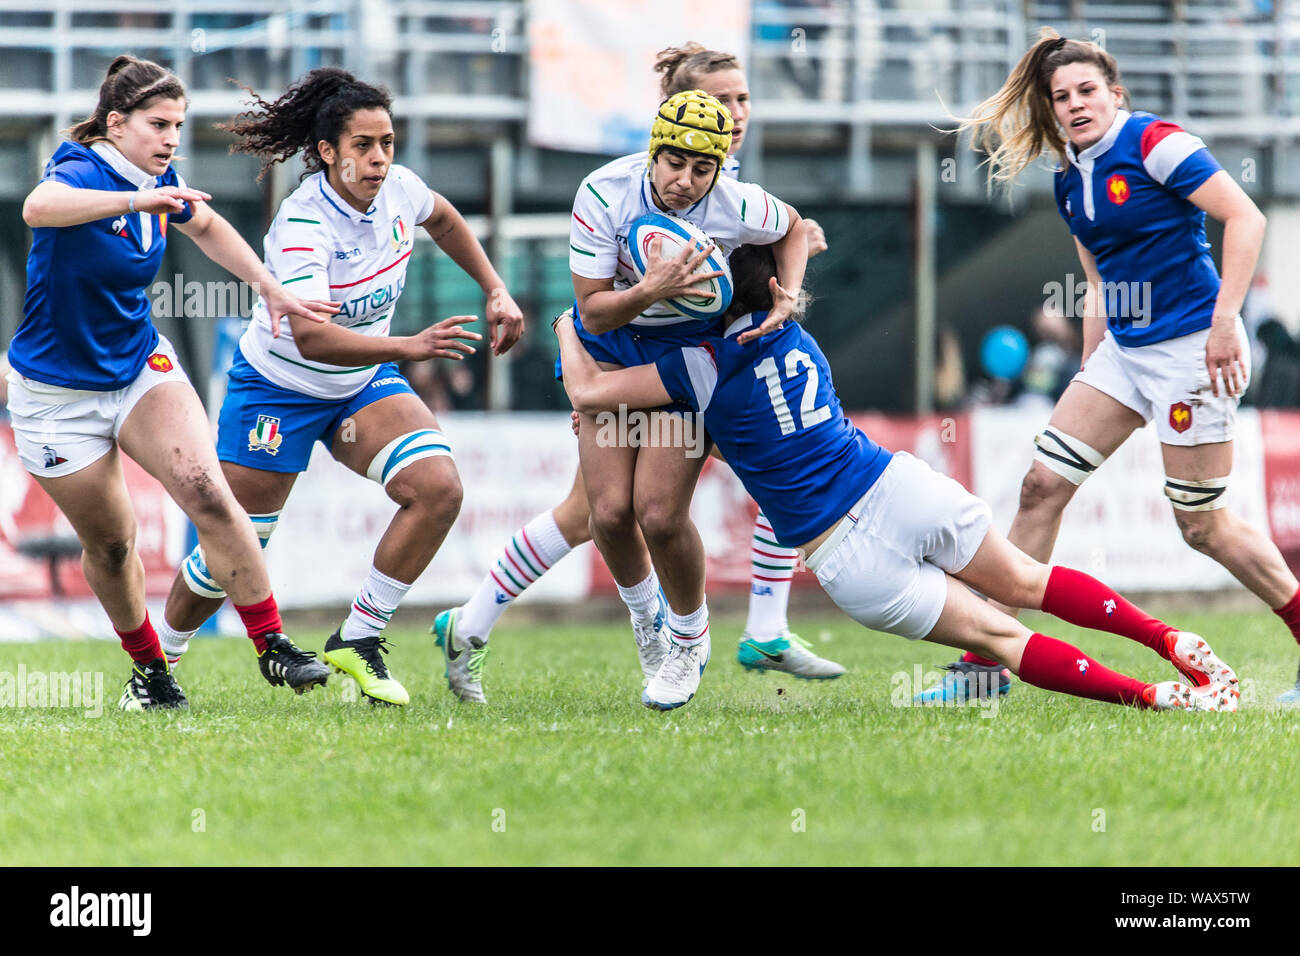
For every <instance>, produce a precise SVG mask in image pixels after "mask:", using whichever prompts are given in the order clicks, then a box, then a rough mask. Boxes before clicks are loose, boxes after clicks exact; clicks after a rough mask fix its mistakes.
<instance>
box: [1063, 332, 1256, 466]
mask: <svg viewBox="0 0 1300 956" xmlns="http://www.w3.org/2000/svg"><path fill="white" fill-rule="evenodd" d="M1209 337H1210V330H1209V329H1202V330H1201V331H1199V332H1193V333H1192V334H1191V335H1180V336H1179V337H1178V338H1176V339H1166V340H1165V341H1163V342H1153V343H1151V344H1150V345H1139V346H1134V347H1132V348H1126V347H1124V346H1122V345H1120V344H1119V343H1117V342H1116V341H1115V339H1114V337H1113V336H1112V335H1111V334H1110V330H1109V329H1107V330H1106V334H1105V335H1104V336H1102V340H1101V344H1100V345H1098V346H1097V348H1096V350H1095V351H1094V352H1093V353H1092V354H1091V355H1089V356H1088V361H1087V362H1085V363H1084V366H1083V368H1081V369H1080V370H1079V372H1078V374H1076V375H1075V376H1074V381H1076V382H1082V383H1083V384H1085V385H1091V386H1092V387H1093V388H1095V389H1097V391H1099V392H1103V393H1105V394H1106V395H1109V396H1110V397H1111V398H1113V399H1115V401H1117V402H1119V403H1120V404H1121V405H1124V406H1127V407H1128V408H1131V409H1133V411H1135V412H1137V413H1138V414H1139V415H1141V416H1142V418H1143V420H1144V421H1147V422H1150V421H1151V420H1152V419H1154V420H1155V423H1156V434H1157V435H1158V436H1159V437H1160V441H1161V443H1162V444H1165V445H1184V446H1192V445H1209V444H1213V443H1215V442H1224V441H1232V437H1233V433H1234V430H1235V426H1236V423H1237V406H1238V405H1239V404H1240V403H1241V397H1240V396H1236V397H1230V396H1228V395H1227V394H1226V393H1225V390H1224V387H1223V384H1222V383H1220V385H1219V394H1218V396H1215V394H1214V393H1213V391H1212V390H1211V388H1210V373H1209V370H1208V369H1207V368H1206V367H1205V342H1206V340H1207V339H1208V338H1209ZM1237 338H1238V340H1239V341H1240V343H1241V355H1242V364H1243V365H1244V366H1245V369H1246V381H1247V382H1249V381H1250V339H1249V338H1248V337H1247V335H1246V328H1245V326H1244V325H1243V324H1242V321H1241V317H1240V316H1238V318H1237ZM1243 391H1244V389H1243Z"/></svg>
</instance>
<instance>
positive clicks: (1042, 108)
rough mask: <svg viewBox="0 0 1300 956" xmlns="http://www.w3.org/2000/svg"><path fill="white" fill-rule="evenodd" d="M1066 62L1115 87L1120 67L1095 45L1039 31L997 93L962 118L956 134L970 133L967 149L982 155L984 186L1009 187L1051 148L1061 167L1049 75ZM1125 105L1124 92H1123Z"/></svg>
mask: <svg viewBox="0 0 1300 956" xmlns="http://www.w3.org/2000/svg"><path fill="white" fill-rule="evenodd" d="M1069 63H1091V64H1092V65H1093V66H1095V67H1097V69H1098V70H1099V71H1101V75H1102V77H1103V78H1104V79H1105V80H1106V84H1107V85H1108V86H1109V87H1111V88H1112V89H1114V88H1116V87H1119V88H1120V90H1121V92H1124V91H1123V88H1122V87H1120V75H1119V64H1117V63H1116V62H1115V58H1114V57H1113V56H1111V55H1110V54H1109V53H1107V52H1106V51H1105V50H1103V49H1102V48H1101V47H1099V46H1097V44H1095V43H1087V42H1085V41H1082V40H1067V39H1066V38H1065V37H1063V36H1061V35H1060V34H1059V33H1057V32H1056V31H1055V30H1053V29H1052V28H1051V27H1043V29H1042V30H1041V32H1040V33H1039V37H1038V42H1036V43H1035V44H1034V45H1033V46H1032V47H1030V48H1029V51H1028V52H1027V53H1025V55H1024V56H1022V57H1021V58H1020V62H1019V63H1017V64H1016V66H1015V68H1014V69H1013V70H1012V71H1011V75H1010V76H1008V77H1007V81H1006V82H1005V83H1003V84H1002V89H1000V90H998V91H997V92H996V93H994V94H993V95H992V96H990V97H989V98H988V99H986V100H985V101H984V102H983V103H981V104H980V105H979V106H977V107H975V110H974V112H973V114H972V115H971V116H969V117H966V118H964V119H962V120H961V125H960V126H959V127H958V129H957V132H958V134H960V133H962V132H965V131H967V130H969V131H970V133H971V148H972V149H975V150H978V151H980V152H983V153H986V154H987V155H988V158H987V159H986V160H985V162H987V163H988V167H989V172H988V182H989V188H990V189H992V188H993V184H994V183H995V182H997V183H1003V184H1006V185H1010V184H1012V183H1014V182H1015V180H1016V177H1018V176H1019V175H1020V173H1021V172H1022V171H1023V170H1024V168H1025V167H1026V166H1028V165H1029V164H1030V163H1032V162H1033V161H1034V160H1036V159H1038V157H1039V156H1041V155H1043V153H1045V152H1047V150H1048V149H1050V150H1051V151H1052V152H1053V153H1055V154H1056V160H1057V162H1058V163H1061V164H1064V163H1065V161H1066V157H1065V143H1066V140H1065V137H1064V136H1063V135H1062V133H1061V128H1060V125H1059V124H1058V123H1057V121H1056V113H1055V112H1054V111H1053V110H1052V88H1051V84H1052V75H1053V74H1054V73H1055V72H1056V71H1057V70H1059V69H1060V68H1061V67H1063V66H1065V65H1067V64H1069ZM1124 103H1125V105H1126V106H1127V105H1128V94H1127V93H1126V92H1125V93H1124Z"/></svg>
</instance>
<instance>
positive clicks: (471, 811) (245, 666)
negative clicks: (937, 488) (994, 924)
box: [0, 607, 1300, 865]
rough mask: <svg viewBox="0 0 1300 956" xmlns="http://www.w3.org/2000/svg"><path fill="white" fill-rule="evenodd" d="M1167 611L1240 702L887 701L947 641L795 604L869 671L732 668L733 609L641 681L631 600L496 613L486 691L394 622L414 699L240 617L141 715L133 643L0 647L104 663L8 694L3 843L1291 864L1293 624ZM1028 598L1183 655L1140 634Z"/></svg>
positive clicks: (376, 856) (857, 666) (221, 858)
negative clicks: (310, 669) (704, 648)
mask: <svg viewBox="0 0 1300 956" xmlns="http://www.w3.org/2000/svg"><path fill="white" fill-rule="evenodd" d="M1152 610H1153V611H1154V612H1156V613H1160V610H1161V609H1160V608H1159V607H1153V608H1152ZM1170 617H1171V619H1172V620H1174V621H1176V622H1177V623H1180V624H1181V625H1182V626H1183V627H1187V628H1189V629H1192V630H1196V631H1197V632H1199V633H1201V634H1203V635H1205V636H1206V637H1207V638H1208V639H1209V640H1210V642H1211V643H1212V645H1213V646H1214V648H1215V649H1216V650H1217V651H1218V652H1219V654H1220V655H1221V656H1222V657H1223V658H1224V659H1225V660H1227V661H1228V662H1229V663H1230V664H1232V665H1233V666H1234V667H1235V668H1236V669H1237V672H1238V674H1239V675H1241V676H1242V678H1243V685H1244V686H1243V703H1242V709H1241V711H1240V712H1239V713H1237V714H1235V715H1233V714H1183V713H1164V714H1159V713H1148V712H1139V711H1136V710H1130V709H1126V708H1120V707H1114V706H1108V705H1104V704H1099V703H1092V702H1089V701H1082V700H1077V699H1072V698H1068V697H1063V696H1059V695H1053V694H1049V693H1047V692H1044V691H1039V690H1037V689H1035V688H1032V687H1029V686H1027V685H1025V684H1022V683H1020V682H1017V683H1016V685H1015V687H1014V688H1013V690H1012V693H1011V695H1010V697H1009V698H1007V699H1005V700H1004V701H1003V702H1002V703H1001V706H1000V707H999V708H998V710H997V711H996V713H995V712H993V711H992V710H991V709H981V708H977V707H968V708H963V709H954V708H943V709H922V708H913V707H909V706H898V705H899V704H902V703H906V702H907V701H908V700H910V696H911V693H912V691H913V690H915V689H916V688H915V687H914V683H915V680H916V676H917V673H918V669H919V673H920V674H921V676H922V682H923V683H928V682H929V678H930V676H931V672H932V671H935V670H937V668H939V667H940V666H941V665H942V664H943V663H945V662H946V661H947V660H949V659H950V654H949V652H947V651H946V650H944V649H943V648H936V647H931V646H928V645H916V644H910V643H908V642H905V641H903V640H901V639H899V638H894V637H890V636H887V635H879V634H872V633H869V632H866V631H863V630H861V629H860V628H857V627H855V626H854V625H852V624H851V623H850V622H848V621H847V619H844V618H826V619H809V618H806V617H801V618H800V619H799V620H798V621H797V624H798V626H799V630H800V631H801V632H802V633H803V635H804V636H805V637H807V638H809V639H811V640H812V641H813V646H814V648H815V649H816V650H818V651H819V652H821V653H823V654H825V655H826V656H829V657H832V658H834V659H836V660H839V661H840V662H842V663H843V664H845V665H846V666H847V667H849V668H850V673H849V675H848V676H846V677H843V678H841V679H840V680H837V681H834V682H831V683H827V684H810V683H805V682H802V681H797V680H793V679H789V678H787V677H785V676H783V675H776V674H764V675H754V674H749V673H746V672H744V671H742V670H741V669H740V668H739V667H738V666H737V665H736V663H735V641H736V637H737V633H738V630H739V628H738V626H736V624H735V622H726V621H719V622H715V626H714V635H713V639H714V647H713V661H712V662H711V664H710V665H709V669H708V672H707V673H706V674H705V676H704V682H703V684H702V687H701V692H700V694H699V695H698V696H697V697H696V698H695V700H693V701H692V702H691V703H690V704H688V705H687V706H686V707H685V708H683V709H682V710H678V711H674V712H672V713H668V714H660V713H655V712H651V711H649V710H646V709H645V708H643V707H641V706H640V704H639V703H638V700H639V693H640V682H639V676H640V675H639V671H638V669H637V664H636V658H635V652H634V650H633V647H632V639H631V636H630V632H629V631H628V629H627V628H626V627H624V626H618V625H599V626H595V625H583V626H574V627H565V628H556V627H537V628H524V627H520V626H515V627H511V626H509V625H510V618H509V617H507V618H506V619H505V621H504V622H503V626H502V627H501V628H500V629H499V630H498V632H497V633H496V634H495V635H494V636H493V640H492V644H493V655H492V658H491V660H490V661H489V664H488V671H487V683H486V688H487V692H488V695H489V699H490V700H491V703H490V704H489V705H488V706H487V707H478V708H476V707H472V706H469V705H462V704H458V703H457V702H455V701H454V700H452V699H451V697H450V696H449V695H448V694H447V693H446V690H445V685H444V683H443V679H442V662H441V657H440V656H439V655H438V652H437V648H435V646H434V644H433V639H432V637H430V636H429V635H428V634H427V632H425V631H423V630H416V629H401V628H400V626H395V627H394V628H393V629H392V630H391V631H390V634H391V638H392V640H393V643H394V645H395V648H394V652H393V654H392V655H391V656H390V657H389V664H390V666H391V667H392V668H393V671H394V673H395V674H396V675H397V676H398V677H399V678H400V679H401V680H402V681H403V682H404V683H405V684H406V686H407V688H408V689H409V690H410V692H411V696H412V699H413V700H412V704H411V706H410V707H407V708H405V709H403V710H394V709H378V708H372V707H370V706H369V705H368V704H366V703H365V702H364V701H360V702H358V701H356V700H349V699H348V697H349V696H350V695H349V693H348V692H349V690H351V688H350V687H349V686H348V685H347V684H345V682H344V681H342V680H340V679H339V678H338V677H337V676H334V677H331V679H330V684H329V686H328V687H327V688H325V689H324V690H321V689H317V690H314V691H312V692H311V693H309V694H307V695H306V696H304V697H295V696H294V695H293V694H292V693H289V692H287V691H286V690H285V689H284V688H276V689H272V688H270V687H269V686H267V685H266V684H265V683H264V682H263V681H262V679H261V677H260V676H259V674H258V672H257V665H256V662H255V659H254V657H253V654H252V651H251V648H250V647H249V645H248V643H247V642H246V641H243V640H233V639H231V640H208V641H196V642H195V644H194V646H193V648H192V650H191V653H190V654H189V656H188V657H187V658H186V660H185V662H184V663H183V665H182V667H181V669H180V670H179V672H178V676H179V679H180V682H181V684H182V686H183V687H184V688H185V691H186V693H187V694H188V695H189V697H190V700H191V702H192V705H193V709H192V710H191V711H190V712H189V713H183V714H180V715H175V714H143V715H141V714H135V715H131V714H123V713H121V712H118V711H117V710H116V709H115V705H116V699H117V695H118V693H119V692H120V689H121V683H122V682H123V681H124V680H125V677H126V673H127V670H128V668H127V665H126V658H125V655H123V654H122V653H121V651H120V650H119V649H118V648H117V647H116V646H114V645H111V644H107V643H99V642H85V643H64V642H50V643H42V644H33V645H22V646H15V645H2V646H0V680H3V679H4V678H3V675H4V674H8V675H10V677H9V678H8V679H9V680H10V682H11V683H10V690H11V691H12V687H13V684H12V682H13V681H14V680H16V677H17V675H18V673H19V669H20V668H21V669H22V670H23V671H24V672H25V673H26V677H27V681H28V682H29V689H30V686H31V685H30V681H31V680H32V677H31V674H32V673H33V672H42V673H48V672H56V671H57V672H71V671H89V672H92V673H93V672H96V671H100V672H103V673H104V686H103V690H104V700H103V705H104V712H103V714H102V716H99V717H88V716H86V714H85V713H84V710H85V708H84V707H62V708H51V707H45V708H39V707H33V706H30V704H31V703H32V701H31V700H30V698H29V699H28V700H26V701H24V704H25V705H24V706H22V707H19V706H17V703H16V699H10V700H9V702H8V704H7V706H5V707H4V708H3V709H0V806H3V807H4V808H5V809H4V812H3V813H2V814H0V863H3V864H6V865H15V864H26V865H30V864H71V865H76V864H108V865H120V864H131V865H172V864H179V865H194V864H200V865H201V864H272V865H275V864H357V863H372V864H387V863H394V864H457V863H475V864H496V863H500V864H582V863H638V864H664V865H681V864H764V863H781V864H818V865H822V864H965V863H983V864H1086V865H1107V864H1124V865H1157V864H1158V865H1204V864H1206V863H1208V862H1211V861H1212V862H1213V863H1214V864H1216V865H1238V864H1261V863H1267V864H1288V865H1296V864H1298V863H1300V845H1297V843H1296V842H1295V841H1294V840H1292V839H1286V838H1285V837H1284V835H1286V834H1294V833H1297V832H1300V806H1298V805H1297V804H1296V802H1295V800H1294V794H1295V789H1294V788H1295V782H1296V780H1297V779H1300V747H1297V746H1296V742H1297V739H1300V738H1298V737H1297V734H1298V733H1300V710H1284V709H1279V708H1277V707H1275V706H1274V705H1273V698H1274V697H1275V696H1276V695H1277V694H1278V693H1279V692H1280V691H1282V690H1284V689H1285V688H1286V687H1287V686H1289V684H1290V681H1291V680H1292V679H1293V676H1294V673H1295V665H1296V659H1297V649H1296V646H1295V644H1294V643H1293V642H1292V641H1291V640H1290V638H1289V637H1287V636H1286V633H1285V630H1284V628H1283V627H1282V625H1281V623H1280V622H1279V621H1277V620H1276V618H1274V617H1273V616H1272V615H1270V614H1268V613H1267V612H1263V613H1255V614H1226V613H1215V614H1210V613H1206V614H1171V615H1170ZM399 618H400V623H402V624H409V623H411V622H412V621H413V620H415V619H416V618H415V615H414V614H412V613H410V612H403V613H401V614H400V615H399ZM1027 623H1029V624H1030V626H1032V627H1040V628H1044V629H1045V630H1046V631H1047V633H1049V634H1052V635H1054V636H1058V637H1062V638H1064V639H1067V640H1070V641H1073V642H1074V643H1076V644H1078V645H1080V646H1081V647H1082V648H1083V649H1084V650H1086V651H1087V652H1088V653H1090V654H1092V655H1093V656H1094V657H1096V658H1098V659H1099V660H1101V661H1102V662H1103V663H1105V664H1107V665H1109V666H1113V667H1117V668H1119V669H1121V670H1124V671H1126V672H1128V673H1131V674H1133V675H1134V676H1140V677H1144V678H1147V679H1158V680H1166V679H1172V678H1173V677H1174V672H1173V670H1172V668H1170V667H1169V666H1168V665H1166V664H1164V663H1163V662H1162V661H1160V660H1159V659H1157V658H1156V657H1155V655H1154V654H1152V653H1151V652H1150V651H1147V650H1146V649H1145V648H1142V647H1140V646H1138V645H1136V644H1133V643H1131V642H1128V641H1125V640H1123V639H1122V638H1115V637H1110V636H1108V635H1101V634H1095V633H1093V632H1083V631H1079V630H1077V629H1075V628H1070V627H1067V626H1064V625H1059V624H1057V623H1056V622H1054V621H1050V620H1049V619H1046V618H1042V617H1039V616H1035V617H1033V618H1031V619H1027ZM294 637H295V639H296V640H297V641H298V642H299V643H300V644H302V645H303V646H306V647H309V648H315V649H316V650H318V651H319V648H320V645H321V643H322V642H323V635H308V634H306V633H304V632H301V631H299V632H297V633H295V634H294ZM0 690H3V686H2V685H0ZM47 696H48V691H47ZM49 702H50V701H48V700H47V701H46V703H49ZM1207 838H1208V840H1209V841H1210V842H1209V843H1207ZM1207 850H1212V854H1211V855H1210V856H1207V855H1206V854H1207Z"/></svg>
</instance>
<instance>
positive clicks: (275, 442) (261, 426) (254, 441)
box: [248, 415, 284, 455]
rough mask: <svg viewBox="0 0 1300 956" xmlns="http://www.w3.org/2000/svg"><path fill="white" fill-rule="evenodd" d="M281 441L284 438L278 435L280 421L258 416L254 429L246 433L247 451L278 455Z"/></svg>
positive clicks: (267, 416)
mask: <svg viewBox="0 0 1300 956" xmlns="http://www.w3.org/2000/svg"><path fill="white" fill-rule="evenodd" d="M282 441H284V436H283V435H281V434H280V419H278V418H272V417H271V416H270V415H258V416H257V425H256V427H254V428H253V430H252V431H250V432H249V433H248V450H249V451H264V452H266V453H268V454H271V455H275V454H278V453H279V451H280V442H282Z"/></svg>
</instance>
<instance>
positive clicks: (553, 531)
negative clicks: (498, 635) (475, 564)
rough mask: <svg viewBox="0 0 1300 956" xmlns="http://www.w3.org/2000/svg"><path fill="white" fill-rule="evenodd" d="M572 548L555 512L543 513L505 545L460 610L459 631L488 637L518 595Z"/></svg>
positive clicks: (466, 635)
mask: <svg viewBox="0 0 1300 956" xmlns="http://www.w3.org/2000/svg"><path fill="white" fill-rule="evenodd" d="M572 550H573V549H572V548H571V547H570V546H569V542H567V541H565V540H564V535H563V534H561V533H560V526H559V525H558V524H556V523H555V513H554V512H553V511H544V512H542V513H541V514H539V515H538V516H537V517H536V518H534V519H533V520H532V521H530V522H528V524H526V525H524V526H523V527H522V528H520V529H519V530H518V531H516V532H515V533H514V536H513V537H511V539H510V540H509V541H508V542H507V543H506V546H505V547H504V548H502V549H501V551H500V553H499V554H498V555H497V560H496V564H494V565H493V566H492V569H491V570H490V571H488V573H487V575H486V576H485V577H484V578H483V580H482V581H481V582H479V586H478V589H477V590H476V591H475V592H474V594H473V595H472V596H471V597H470V599H469V600H468V601H466V602H465V605H464V606H463V607H462V608H461V609H460V611H459V612H458V613H457V615H456V632H457V633H458V634H461V635H464V636H465V637H479V638H482V639H483V640H485V641H486V640H487V639H488V635H490V634H491V633H492V628H493V627H494V626H495V625H496V622H497V619H498V618H500V617H501V615H502V614H504V613H505V609H506V608H508V607H509V606H510V605H511V603H512V602H513V601H514V599H515V598H517V597H519V595H521V594H523V593H524V591H525V590H527V589H528V588H529V587H530V586H531V585H532V584H534V583H536V581H537V580H538V579H539V578H541V576H542V575H544V574H545V573H546V572H547V571H549V570H551V568H552V567H554V566H555V562H556V561H559V560H560V558H562V557H564V556H565V555H566V554H568V553H569V552H570V551H572Z"/></svg>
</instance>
